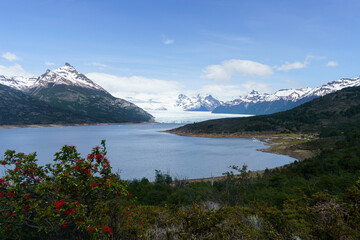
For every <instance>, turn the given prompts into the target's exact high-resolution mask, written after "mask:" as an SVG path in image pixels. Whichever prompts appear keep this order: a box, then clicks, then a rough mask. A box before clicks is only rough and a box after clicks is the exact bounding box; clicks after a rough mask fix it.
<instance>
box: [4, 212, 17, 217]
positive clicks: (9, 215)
mask: <svg viewBox="0 0 360 240" xmlns="http://www.w3.org/2000/svg"><path fill="white" fill-rule="evenodd" d="M14 215H15V213H12V212H8V213H7V214H6V216H5V217H13V216H14Z"/></svg>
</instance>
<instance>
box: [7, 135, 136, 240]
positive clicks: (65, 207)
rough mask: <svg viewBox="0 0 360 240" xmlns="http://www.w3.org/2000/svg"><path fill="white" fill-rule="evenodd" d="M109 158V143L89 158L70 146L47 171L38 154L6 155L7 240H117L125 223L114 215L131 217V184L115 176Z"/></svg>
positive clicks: (59, 153)
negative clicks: (113, 210)
mask: <svg viewBox="0 0 360 240" xmlns="http://www.w3.org/2000/svg"><path fill="white" fill-rule="evenodd" d="M105 156H106V147H105V141H104V140H103V141H102V142H101V146H100V147H95V148H93V149H92V153H91V154H89V155H88V156H87V157H86V158H82V157H80V154H79V153H78V152H77V150H76V147H74V146H64V147H63V148H62V150H61V151H60V152H58V153H56V154H55V159H54V163H53V164H47V165H46V166H39V165H38V164H37V159H36V154H35V153H31V154H29V155H25V154H24V153H16V152H15V151H11V150H8V151H6V153H5V155H4V158H3V160H1V161H0V163H1V164H2V165H3V166H4V167H5V176H4V177H2V178H0V235H1V236H2V239H49V238H51V239H110V238H114V237H115V236H114V234H115V233H114V228H118V225H119V223H118V222H117V223H116V224H117V226H116V225H113V223H112V221H111V219H110V220H109V218H108V215H109V209H110V211H111V208H114V207H116V206H117V212H118V213H121V211H124V213H123V215H124V216H126V215H127V214H126V213H127V212H129V211H131V210H129V209H131V207H129V206H130V205H131V202H130V200H129V196H128V195H129V193H128V191H127V184H126V182H124V181H122V180H120V179H119V177H118V175H116V174H114V173H112V172H111V167H110V162H109V161H108V159H107V158H106V157H105ZM109 205H110V206H109ZM119 211H120V212H119ZM126 221H127V220H126V219H124V220H123V222H126ZM118 232H119V231H118ZM117 234H118V233H117Z"/></svg>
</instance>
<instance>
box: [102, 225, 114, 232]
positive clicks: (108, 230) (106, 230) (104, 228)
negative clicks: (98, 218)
mask: <svg viewBox="0 0 360 240" xmlns="http://www.w3.org/2000/svg"><path fill="white" fill-rule="evenodd" d="M103 231H104V232H108V233H109V234H112V231H111V228H109V227H108V226H105V227H103Z"/></svg>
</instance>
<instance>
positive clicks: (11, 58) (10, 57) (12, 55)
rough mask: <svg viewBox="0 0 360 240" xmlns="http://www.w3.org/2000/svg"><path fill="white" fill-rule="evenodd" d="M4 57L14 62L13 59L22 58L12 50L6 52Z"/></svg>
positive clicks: (18, 59)
mask: <svg viewBox="0 0 360 240" xmlns="http://www.w3.org/2000/svg"><path fill="white" fill-rule="evenodd" d="M2 57H3V58H5V59H6V60H8V61H10V62H13V61H20V60H21V58H19V57H18V56H16V55H15V54H14V53H11V52H6V53H4V54H3V55H2Z"/></svg>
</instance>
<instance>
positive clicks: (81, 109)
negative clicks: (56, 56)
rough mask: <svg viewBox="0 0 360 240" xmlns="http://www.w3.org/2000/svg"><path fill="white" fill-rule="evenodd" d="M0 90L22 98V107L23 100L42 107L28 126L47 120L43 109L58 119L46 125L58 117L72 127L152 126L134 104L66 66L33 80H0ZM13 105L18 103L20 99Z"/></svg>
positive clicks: (52, 118)
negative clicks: (77, 124)
mask: <svg viewBox="0 0 360 240" xmlns="http://www.w3.org/2000/svg"><path fill="white" fill-rule="evenodd" d="M3 85H6V86H3ZM0 86H1V87H4V89H6V87H11V88H12V90H14V91H15V92H14V94H12V95H11V96H25V97H23V98H24V101H23V102H24V103H25V102H26V101H25V100H26V99H31V101H30V102H36V103H37V104H40V105H41V106H43V107H42V108H41V109H35V108H32V109H34V110H33V112H34V114H35V115H37V117H36V118H34V119H32V120H33V121H30V122H32V123H34V121H38V122H40V120H39V119H40V118H41V117H44V118H47V117H49V116H50V115H49V116H45V115H44V114H43V112H49V111H47V110H46V111H45V110H44V108H47V109H55V110H56V111H55V110H54V113H56V114H59V118H60V119H57V118H56V117H54V116H52V117H51V119H48V120H49V121H48V122H54V123H58V122H59V121H60V120H61V117H60V115H61V116H63V117H64V118H63V119H62V120H64V119H65V116H73V119H75V120H71V121H70V120H69V119H70V118H67V120H64V121H65V122H67V123H74V121H75V122H77V123H84V122H86V123H122V122H152V121H153V120H154V119H153V116H152V115H150V114H149V113H147V112H145V111H144V110H143V109H141V108H139V107H138V106H136V105H135V104H133V103H131V102H128V101H126V100H124V99H121V98H116V97H114V96H112V95H111V94H110V93H109V92H107V91H106V90H105V89H103V88H102V87H101V86H99V85H97V84H96V83H94V82H93V81H91V80H90V79H89V78H87V77H86V76H85V75H83V74H81V73H79V72H78V71H77V70H76V69H75V68H74V67H72V66H71V65H70V64H69V63H66V64H65V66H63V67H60V68H58V69H55V70H47V71H46V72H45V73H44V74H43V75H41V76H39V77H37V78H22V77H10V78H6V77H3V76H1V77H0ZM16 91H17V92H16ZM1 97H2V96H0V99H2V98H1ZM18 98H19V97H18ZM20 98H21V97H20ZM25 98H26V99H25ZM3 100H4V99H3ZM8 100H9V102H10V101H12V100H13V99H11V98H10V97H8ZM13 102H21V99H20V101H13ZM28 102H29V101H28ZM0 105H1V102H0ZM15 107H16V106H14V108H15ZM4 111H5V110H4ZM57 111H58V112H57ZM0 116H1V112H0ZM23 122H24V121H23ZM24 123H25V122H24ZM27 123H29V122H27Z"/></svg>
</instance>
